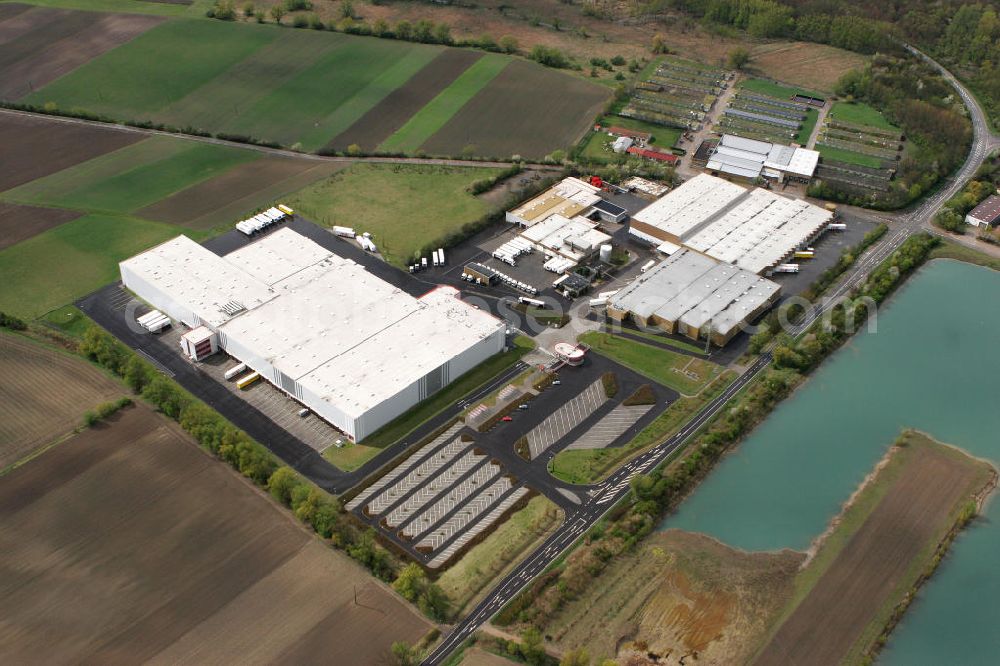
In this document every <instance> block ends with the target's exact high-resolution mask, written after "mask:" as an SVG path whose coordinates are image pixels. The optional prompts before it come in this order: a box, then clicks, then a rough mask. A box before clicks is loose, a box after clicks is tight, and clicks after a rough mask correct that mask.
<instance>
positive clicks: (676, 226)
mask: <svg viewBox="0 0 1000 666" xmlns="http://www.w3.org/2000/svg"><path fill="white" fill-rule="evenodd" d="M832 218H833V213H832V212H831V211H828V210H825V209H823V208H820V207H818V206H814V205H812V204H810V203H808V202H806V201H801V200H798V199H790V198H788V197H783V196H781V195H780V194H776V193H774V192H772V191H770V190H764V189H760V188H755V189H751V190H748V189H746V188H743V187H740V186H739V185H736V184H735V183H731V182H729V181H727V180H723V179H722V178H716V177H715V176H709V175H707V174H699V175H697V176H695V177H694V178H692V179H691V180H689V181H687V182H686V183H684V184H683V185H681V186H679V187H677V188H676V189H674V190H673V191H672V192H670V193H669V194H667V195H666V196H664V197H661V198H660V199H657V200H656V201H655V202H653V203H651V204H650V205H649V206H646V207H645V208H643V209H642V210H641V211H639V212H638V213H636V214H635V215H634V216H632V222H631V225H630V227H629V233H630V234H632V235H633V236H635V237H637V238H639V239H641V240H644V241H646V242H648V243H652V244H654V245H656V246H657V249H659V250H660V252H662V253H663V254H666V255H670V254H673V253H674V252H676V251H678V250H680V249H681V248H682V247H686V248H688V249H691V250H694V251H696V252H699V253H701V254H704V255H706V256H708V257H712V258H713V259H718V260H719V261H723V262H725V263H727V264H733V265H734V266H737V267H738V268H742V269H744V270H748V271H751V272H753V273H758V274H762V273H766V272H767V271H768V270H770V269H772V268H774V267H775V266H776V265H778V264H781V263H784V262H785V261H786V260H787V259H788V258H789V257H791V256H792V255H793V254H794V252H795V251H796V250H798V249H799V248H802V247H804V246H806V245H808V244H809V243H811V242H812V241H813V240H814V239H815V238H817V237H818V236H819V235H820V234H821V233H823V231H824V230H825V229H826V228H827V225H828V224H829V223H830V222H831V220H832Z"/></svg>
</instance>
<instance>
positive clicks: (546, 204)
mask: <svg viewBox="0 0 1000 666" xmlns="http://www.w3.org/2000/svg"><path fill="white" fill-rule="evenodd" d="M600 199H601V195H600V190H599V189H598V188H596V187H594V186H593V185H591V184H590V183H586V182H584V181H582V180H580V179H579V178H573V177H569V178H564V179H562V180H561V181H559V182H558V183H556V184H555V185H553V186H552V187H550V188H549V189H547V190H545V191H544V192H542V193H541V194H539V195H538V196H537V197H535V198H534V199H529V200H528V201H526V202H524V203H523V204H521V205H520V206H518V207H517V208H515V209H513V210H511V211H509V212H508V213H507V220H508V221H509V222H514V221H517V222H519V223H520V224H524V225H526V226H529V227H530V226H533V225H534V224H536V223H538V222H540V221H542V220H543V219H545V218H546V217H548V216H549V215H552V214H559V215H562V216H563V217H569V218H571V217H574V216H575V215H577V214H579V213H581V212H583V211H584V210H586V209H587V208H590V207H591V206H593V205H594V204H595V203H597V202H598V201H600Z"/></svg>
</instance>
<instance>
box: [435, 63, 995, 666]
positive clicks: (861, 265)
mask: <svg viewBox="0 0 1000 666" xmlns="http://www.w3.org/2000/svg"><path fill="white" fill-rule="evenodd" d="M907 48H908V49H909V50H910V51H911V52H913V53H914V54H916V55H918V56H919V57H922V58H923V59H925V60H926V61H927V62H929V63H931V64H932V65H933V66H934V67H936V68H937V69H938V70H939V71H940V72H941V73H942V74H943V75H944V77H945V78H946V79H948V80H949V81H950V82H951V84H952V86H954V87H955V89H956V90H957V91H958V93H959V95H960V96H961V98H962V101H963V102H964V103H965V105H966V107H967V108H968V109H969V116H970V119H971V121H972V127H973V140H972V147H971V150H970V152H969V156H968V157H967V158H966V161H965V163H964V164H963V165H962V167H961V168H960V169H959V170H958V171H957V172H956V173H955V174H953V176H952V177H951V178H950V179H949V180H948V181H947V182H946V183H945V184H944V186H942V187H941V188H939V189H938V191H936V192H935V193H934V194H932V195H931V196H929V197H927V198H926V199H924V200H923V201H922V202H921V203H920V204H919V205H917V206H916V207H915V208H913V209H912V210H909V211H905V212H903V213H901V214H899V215H897V216H895V218H894V219H895V221H896V222H897V224H893V225H892V228H891V229H890V231H889V232H888V233H887V234H886V235H885V236H883V238H882V240H881V241H879V242H878V243H876V244H875V245H873V246H872V247H870V248H869V249H868V251H867V252H866V253H865V254H864V255H862V257H861V258H860V259H859V260H858V262H857V263H856V264H855V266H854V268H853V269H852V270H851V271H850V272H849V273H847V274H846V275H845V276H843V277H842V278H841V280H840V282H839V283H838V285H837V287H836V288H835V289H833V290H832V291H830V292H829V293H828V294H827V296H826V297H824V298H823V299H822V301H821V302H820V303H819V305H818V306H817V307H816V308H814V310H813V312H812V313H810V314H809V316H807V318H806V319H805V320H804V321H803V322H802V323H801V324H799V325H798V326H797V327H796V329H795V330H794V331H793V334H794V335H796V336H798V335H800V334H802V333H803V332H804V331H805V330H806V329H807V328H808V327H809V326H810V325H812V323H813V322H815V321H816V320H817V319H819V318H820V317H822V316H823V314H824V313H825V312H827V311H828V310H830V308H832V307H834V306H835V305H836V304H837V303H838V302H839V301H840V300H841V299H843V298H844V296H846V295H847V294H848V293H849V292H850V291H851V289H852V288H853V287H855V286H857V285H858V284H860V283H861V282H862V281H863V280H864V279H865V278H866V277H867V276H868V274H869V273H870V272H871V271H872V270H873V269H874V268H875V267H876V266H878V265H879V263H881V262H882V261H884V260H885V259H886V257H888V256H889V255H890V254H891V253H892V252H894V251H895V250H896V249H897V248H898V247H899V246H900V245H902V244H903V242H904V241H905V240H906V239H907V238H909V237H910V236H911V235H913V234H915V233H918V232H920V231H922V230H925V231H930V232H932V233H938V232H937V231H936V230H935V229H934V228H933V227H932V226H931V219H932V218H933V216H934V214H935V213H936V212H937V211H938V210H939V209H940V208H941V206H942V205H943V204H944V202H945V201H947V200H948V199H950V198H951V197H952V196H954V195H955V194H956V193H957V192H958V191H959V190H960V189H961V188H962V187H963V186H964V184H965V182H966V181H967V180H968V179H969V178H970V177H971V176H972V175H973V174H974V173H975V171H976V169H978V168H979V166H980V165H981V164H982V163H983V161H984V160H985V159H986V157H987V156H988V155H989V154H990V153H991V152H992V151H993V150H994V149H996V148H998V147H1000V137H997V136H995V135H993V134H992V133H991V132H990V129H989V125H988V123H987V122H986V116H985V114H984V113H983V110H982V108H981V107H980V106H979V103H978V102H977V101H976V99H975V98H974V97H973V96H972V95H971V94H970V93H969V91H968V90H966V88H965V87H964V86H963V85H962V84H961V83H960V82H959V81H958V80H957V79H955V77H954V76H952V75H951V73H950V72H948V71H947V70H945V69H944V68H943V67H941V66H940V65H939V64H938V63H936V62H935V61H933V60H932V59H930V58H929V57H928V56H926V55H925V54H923V53H921V52H919V51H917V50H916V49H914V48H913V47H911V46H907ZM770 363H771V354H770V351H767V352H765V353H764V354H762V355H761V356H759V357H758V358H757V360H756V361H755V362H754V363H753V364H752V365H750V367H748V368H747V369H746V371H745V372H744V373H743V374H742V375H740V377H739V378H738V379H737V380H736V381H735V382H734V383H733V384H732V385H731V386H730V387H729V388H728V389H726V391H725V392H724V393H723V394H722V395H720V396H719V397H718V398H716V399H715V400H714V401H712V402H711V403H710V404H709V405H708V406H707V407H705V409H703V410H702V411H701V412H700V413H699V414H698V415H697V416H696V417H695V418H694V419H693V420H692V421H691V422H689V423H688V424H687V425H686V426H685V427H684V429H683V430H681V431H680V432H678V433H677V434H675V435H674V436H673V437H671V438H670V439H668V440H666V441H665V442H663V443H661V444H659V445H657V446H655V447H654V448H652V449H651V450H649V451H648V452H646V453H645V454H643V455H642V456H640V457H638V458H636V459H635V460H633V461H632V462H630V463H629V464H628V465H626V466H624V467H622V468H621V469H619V470H618V471H617V472H615V473H614V474H613V475H612V476H611V477H610V478H609V479H608V480H607V481H605V482H604V483H603V484H601V485H600V486H597V487H596V489H595V490H594V491H592V492H591V495H590V497H589V499H588V501H587V502H585V503H584V504H583V505H582V506H580V507H579V508H578V509H577V510H576V511H575V512H573V513H572V514H567V516H566V520H565V522H564V523H563V524H562V526H561V527H560V528H559V529H558V530H557V531H556V532H555V533H554V534H552V536H550V537H549V538H548V539H547V540H546V541H545V542H544V543H543V544H542V545H541V546H539V547H538V548H537V549H536V550H535V551H534V552H533V553H532V554H531V555H529V556H528V557H527V558H526V559H525V560H524V561H523V562H521V564H520V565H518V566H517V567H516V568H515V569H514V570H513V571H512V572H511V573H510V574H508V575H507V576H505V577H504V578H503V579H502V580H501V581H500V583H499V584H498V585H497V586H496V588H494V590H493V591H492V592H491V593H490V594H489V595H488V596H487V597H486V598H485V599H483V601H482V602H480V603H479V605H477V606H476V607H475V608H474V609H473V610H472V611H471V612H470V613H469V614H468V615H467V616H466V617H465V618H464V619H463V620H462V621H461V622H459V623H458V624H456V625H455V626H454V628H453V629H452V630H451V632H450V633H448V634H447V635H446V636H445V637H444V638H443V639H442V641H441V643H440V644H439V645H438V646H437V647H436V648H435V649H434V651H433V652H431V653H430V654H429V655H428V656H427V658H426V659H425V660H424V662H423V664H424V666H436V665H437V664H440V663H441V662H442V661H444V660H445V659H446V658H447V656H448V655H449V654H450V653H451V652H452V651H453V650H454V649H455V648H457V647H458V646H459V645H461V644H462V642H464V641H465V640H466V639H467V638H469V636H471V635H472V634H473V632H475V631H476V630H477V629H478V628H479V627H480V626H481V625H482V624H484V623H485V622H487V621H488V620H489V619H490V618H491V617H493V615H495V614H496V613H497V612H498V611H499V610H500V609H501V608H503V606H504V605H506V604H507V603H509V602H510V601H511V600H513V599H514V597H516V596H517V595H518V594H519V593H520V592H521V591H522V590H523V589H525V587H527V586H528V584H529V583H530V582H531V581H532V580H533V579H534V578H535V577H536V576H537V575H539V574H540V573H542V572H543V571H544V570H545V569H546V568H547V567H548V566H549V565H550V564H551V563H552V562H554V561H555V560H556V558H558V557H559V556H560V555H561V554H562V553H563V552H565V551H566V550H567V549H568V548H569V547H570V546H572V545H573V544H574V543H575V542H576V541H577V539H579V538H580V536H581V535H583V534H584V533H585V532H586V531H587V530H589V529H590V528H591V527H593V526H594V525H595V524H596V523H597V522H598V521H599V520H600V519H601V518H602V517H603V516H604V515H605V514H606V513H607V512H608V511H610V510H611V508H612V507H614V506H615V505H616V504H617V503H618V502H619V501H621V500H622V499H624V498H625V496H626V495H627V494H628V492H629V482H630V481H631V479H632V478H633V477H634V476H636V475H637V474H642V473H644V472H646V471H647V470H650V469H653V468H655V467H656V466H657V465H659V464H660V463H662V462H664V461H665V460H666V459H667V458H668V457H669V456H670V455H671V454H672V453H674V452H675V451H677V449H678V448H680V447H681V446H682V445H683V444H684V443H685V442H686V441H687V440H688V439H689V438H690V437H691V436H692V435H693V434H694V433H695V432H697V431H698V430H699V429H700V428H701V427H702V426H703V425H705V423H707V422H708V421H709V420H711V419H712V418H713V417H714V416H715V415H716V414H717V413H718V412H719V410H720V409H722V408H723V406H724V405H725V404H726V403H727V402H728V401H729V400H730V399H732V398H733V396H735V395H736V394H737V393H738V392H739V391H741V390H742V389H743V388H744V387H745V386H746V385H747V384H749V383H750V382H752V381H753V380H754V379H755V378H756V377H757V376H758V375H759V374H760V373H761V372H762V371H763V370H764V369H765V368H767V366H768V365H770Z"/></svg>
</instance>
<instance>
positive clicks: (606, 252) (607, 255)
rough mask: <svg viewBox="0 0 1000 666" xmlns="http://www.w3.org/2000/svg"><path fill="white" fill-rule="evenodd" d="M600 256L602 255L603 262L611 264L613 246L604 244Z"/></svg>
mask: <svg viewBox="0 0 1000 666" xmlns="http://www.w3.org/2000/svg"><path fill="white" fill-rule="evenodd" d="M599 256H600V258H601V261H602V262H604V263H605V264H610V263H611V246H610V245H602V246H601V250H600V255H599Z"/></svg>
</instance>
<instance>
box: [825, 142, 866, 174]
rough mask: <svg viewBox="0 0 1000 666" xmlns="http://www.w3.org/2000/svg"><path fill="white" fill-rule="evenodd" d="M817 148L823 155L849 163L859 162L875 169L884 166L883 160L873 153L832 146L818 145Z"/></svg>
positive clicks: (860, 164) (858, 163)
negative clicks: (864, 153) (867, 153)
mask: <svg viewBox="0 0 1000 666" xmlns="http://www.w3.org/2000/svg"><path fill="white" fill-rule="evenodd" d="M816 150H818V151H819V154H820V155H822V156H823V157H825V158H827V159H831V160H836V161H838V162H846V163H847V164H857V165H859V166H866V167H871V168H873V169H881V168H882V160H881V159H879V158H877V157H875V156H873V155H862V154H861V153H855V152H854V151H851V150H842V149H840V148H834V147H832V146H820V145H817V146H816Z"/></svg>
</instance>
